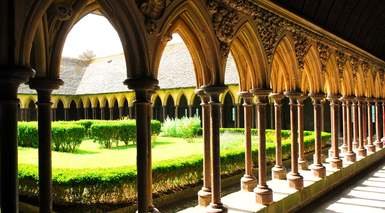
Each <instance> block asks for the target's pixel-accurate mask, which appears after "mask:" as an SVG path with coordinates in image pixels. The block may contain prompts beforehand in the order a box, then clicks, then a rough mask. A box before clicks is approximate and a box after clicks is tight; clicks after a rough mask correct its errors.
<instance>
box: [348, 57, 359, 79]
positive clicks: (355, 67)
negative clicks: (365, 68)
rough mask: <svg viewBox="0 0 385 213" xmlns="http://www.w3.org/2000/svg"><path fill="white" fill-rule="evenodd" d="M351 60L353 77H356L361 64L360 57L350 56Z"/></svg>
mask: <svg viewBox="0 0 385 213" xmlns="http://www.w3.org/2000/svg"><path fill="white" fill-rule="evenodd" d="M349 62H350V64H351V65H352V71H353V77H354V79H356V77H357V72H358V65H359V63H358V59H357V58H356V57H355V56H350V58H349Z"/></svg>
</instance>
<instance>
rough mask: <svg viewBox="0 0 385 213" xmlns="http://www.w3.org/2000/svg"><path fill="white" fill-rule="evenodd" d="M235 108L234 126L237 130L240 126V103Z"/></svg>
mask: <svg viewBox="0 0 385 213" xmlns="http://www.w3.org/2000/svg"><path fill="white" fill-rule="evenodd" d="M235 107H236V112H235V113H236V115H237V116H236V117H237V118H236V119H235V122H236V123H235V126H236V127H237V128H239V127H240V126H241V103H240V104H237V105H235Z"/></svg>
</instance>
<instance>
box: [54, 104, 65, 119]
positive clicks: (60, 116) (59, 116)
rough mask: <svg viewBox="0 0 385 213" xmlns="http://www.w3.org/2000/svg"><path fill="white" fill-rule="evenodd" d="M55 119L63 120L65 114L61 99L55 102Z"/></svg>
mask: <svg viewBox="0 0 385 213" xmlns="http://www.w3.org/2000/svg"><path fill="white" fill-rule="evenodd" d="M56 120H58V121H64V120H65V116H64V104H63V102H62V101H61V100H59V102H58V103H57V107H56Z"/></svg>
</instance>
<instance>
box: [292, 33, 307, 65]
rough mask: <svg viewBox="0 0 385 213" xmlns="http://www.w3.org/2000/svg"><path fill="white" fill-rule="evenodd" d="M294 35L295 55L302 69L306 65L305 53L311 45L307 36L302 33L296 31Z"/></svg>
mask: <svg viewBox="0 0 385 213" xmlns="http://www.w3.org/2000/svg"><path fill="white" fill-rule="evenodd" d="M293 37H294V48H295V57H296V59H297V63H298V67H299V69H300V70H303V69H304V67H305V55H306V52H307V51H308V49H309V47H310V43H309V40H308V39H307V37H306V36H305V35H303V34H301V33H294V34H293Z"/></svg>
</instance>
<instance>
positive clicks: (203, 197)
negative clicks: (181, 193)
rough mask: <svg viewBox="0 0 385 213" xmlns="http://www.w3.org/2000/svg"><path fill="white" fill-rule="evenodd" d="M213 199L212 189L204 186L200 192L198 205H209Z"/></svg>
mask: <svg viewBox="0 0 385 213" xmlns="http://www.w3.org/2000/svg"><path fill="white" fill-rule="evenodd" d="M210 201H211V191H210V189H208V188H205V187H202V189H201V190H199V192H198V206H205V207H206V206H208V205H210Z"/></svg>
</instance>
